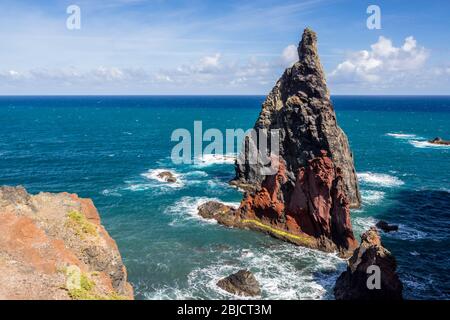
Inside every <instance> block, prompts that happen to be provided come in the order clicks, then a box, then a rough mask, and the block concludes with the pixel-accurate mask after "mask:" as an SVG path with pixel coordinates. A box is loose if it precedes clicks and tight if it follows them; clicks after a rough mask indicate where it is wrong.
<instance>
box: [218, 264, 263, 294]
mask: <svg viewBox="0 0 450 320" xmlns="http://www.w3.org/2000/svg"><path fill="white" fill-rule="evenodd" d="M217 286H218V287H220V288H222V289H223V290H225V291H228V292H230V293H232V294H235V295H238V296H247V297H255V296H259V295H261V288H260V285H259V282H258V281H257V280H256V278H255V276H254V275H253V273H251V272H250V271H248V270H239V271H238V272H236V273H234V274H232V275H229V276H228V277H226V278H224V279H221V280H219V281H218V282H217Z"/></svg>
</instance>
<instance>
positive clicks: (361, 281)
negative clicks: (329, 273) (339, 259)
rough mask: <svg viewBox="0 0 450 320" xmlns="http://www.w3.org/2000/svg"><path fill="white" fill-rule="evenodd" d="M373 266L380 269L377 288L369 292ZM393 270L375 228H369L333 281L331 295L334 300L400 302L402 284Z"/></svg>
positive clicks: (394, 268)
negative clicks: (342, 270) (332, 292)
mask: <svg viewBox="0 0 450 320" xmlns="http://www.w3.org/2000/svg"><path fill="white" fill-rule="evenodd" d="M372 266H377V267H378V268H379V270H380V287H379V288H376V287H375V288H372V289H369V286H368V282H369V280H370V279H369V277H371V276H372V275H373V271H372V270H371V269H369V267H372ZM396 268H397V263H396V260H395V258H394V256H393V255H392V254H391V253H390V252H389V251H388V250H386V249H385V248H384V247H383V245H382V243H381V239H380V236H379V234H378V231H377V229H376V228H375V227H372V228H371V229H370V230H368V231H367V232H365V233H364V234H363V235H362V236H361V245H360V246H359V248H357V249H356V250H355V251H354V253H353V256H352V257H351V258H350V259H349V263H348V267H347V270H346V271H344V272H343V273H342V274H341V275H340V276H339V278H338V279H337V281H336V285H335V288H334V295H335V297H336V299H337V300H374V299H376V300H400V299H402V291H403V284H402V282H401V281H400V279H399V277H398V275H397V273H396Z"/></svg>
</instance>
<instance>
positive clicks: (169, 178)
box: [157, 171, 177, 183]
mask: <svg viewBox="0 0 450 320" xmlns="http://www.w3.org/2000/svg"><path fill="white" fill-rule="evenodd" d="M157 177H158V178H160V179H162V180H164V181H165V182H168V183H175V182H177V178H176V177H175V175H174V174H173V173H172V172H170V171H163V172H160V173H158V175H157Z"/></svg>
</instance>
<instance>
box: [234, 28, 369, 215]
mask: <svg viewBox="0 0 450 320" xmlns="http://www.w3.org/2000/svg"><path fill="white" fill-rule="evenodd" d="M298 56H299V61H298V62H296V63H295V64H294V65H293V66H292V67H290V68H287V69H286V70H285V72H284V74H283V75H282V77H281V78H280V79H279V80H278V82H277V83H276V85H275V87H274V88H273V89H272V91H271V92H270V94H269V95H268V97H267V99H266V100H265V102H264V103H263V105H262V110H261V112H260V114H259V117H258V119H257V121H256V123H255V126H254V129H255V130H261V129H268V130H273V129H278V130H279V133H280V140H281V141H280V152H279V154H280V157H281V158H282V159H283V161H284V162H285V172H286V177H287V180H288V181H287V182H286V183H284V186H283V189H284V191H283V194H284V197H285V198H287V199H286V200H289V198H290V194H292V189H293V188H295V183H296V178H297V174H298V171H299V170H301V169H302V168H305V167H307V166H308V162H309V161H310V160H312V159H314V158H317V157H321V156H322V150H325V151H326V153H327V155H328V156H329V157H330V158H331V159H332V161H333V163H334V165H335V166H336V167H337V168H339V169H340V176H341V177H342V181H343V189H344V192H345V195H346V197H347V199H348V201H349V205H350V206H351V207H358V206H359V205H360V203H361V198H360V194H359V190H358V181H357V179H356V174H355V168H354V165H353V156H352V153H351V151H350V147H349V144H348V140H347V137H346V135H345V133H344V132H343V131H342V129H341V128H340V127H339V126H338V125H337V122H336V114H335V112H334V109H333V104H332V102H331V100H330V94H329V91H328V88H327V84H326V81H325V74H324V72H323V69H322V65H321V63H320V59H319V54H318V51H317V35H316V33H315V32H313V31H312V30H310V29H308V28H307V29H305V31H304V33H303V36H302V39H301V41H300V44H299V46H298ZM252 143H255V142H254V141H247V145H246V146H245V147H244V148H243V151H242V152H241V154H240V155H239V158H238V161H237V163H236V178H235V179H234V180H233V181H232V184H234V185H237V186H239V187H241V188H243V189H245V190H254V189H259V187H260V185H261V183H262V182H263V181H264V180H265V179H266V176H265V175H264V174H263V170H262V164H261V163H251V161H249V155H248V150H249V144H252Z"/></svg>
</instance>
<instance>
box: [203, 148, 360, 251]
mask: <svg viewBox="0 0 450 320" xmlns="http://www.w3.org/2000/svg"><path fill="white" fill-rule="evenodd" d="M342 179H343V178H342V176H341V173H340V170H339V169H338V168H336V167H335V166H334V164H333V161H332V160H331V159H330V158H329V157H327V156H326V152H325V151H323V153H322V156H321V157H318V158H314V159H312V160H310V161H308V165H307V166H306V167H305V168H301V170H299V172H298V174H297V178H296V180H295V182H294V186H293V188H292V191H291V192H290V193H289V194H287V195H285V193H284V190H286V188H290V187H291V186H290V185H288V184H289V183H291V182H290V181H289V179H288V177H287V176H286V167H285V164H284V162H281V163H280V164H279V170H278V173H277V174H276V175H274V176H268V177H266V179H265V180H264V181H263V182H262V184H261V187H260V189H259V190H258V191H254V192H247V193H246V194H245V195H244V198H243V200H242V202H241V204H240V207H239V208H238V209H235V208H232V207H229V206H226V205H224V204H221V203H218V202H208V203H206V204H203V205H202V206H200V207H199V214H200V215H201V216H202V217H204V218H208V219H216V220H217V221H218V222H219V223H220V224H223V225H226V226H229V227H237V228H244V229H252V230H257V231H261V232H265V233H268V234H269V235H271V236H273V237H276V238H278V239H281V240H284V241H287V242H291V243H294V244H297V245H301V246H305V247H309V248H313V249H319V250H322V251H327V252H334V251H338V252H339V253H340V255H341V256H343V257H348V256H349V255H351V253H352V251H353V250H354V249H355V248H356V247H357V245H358V243H357V241H356V240H355V238H354V235H353V231H352V226H351V222H350V209H349V205H348V201H347V198H346V196H345V193H344V189H343V181H342Z"/></svg>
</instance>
